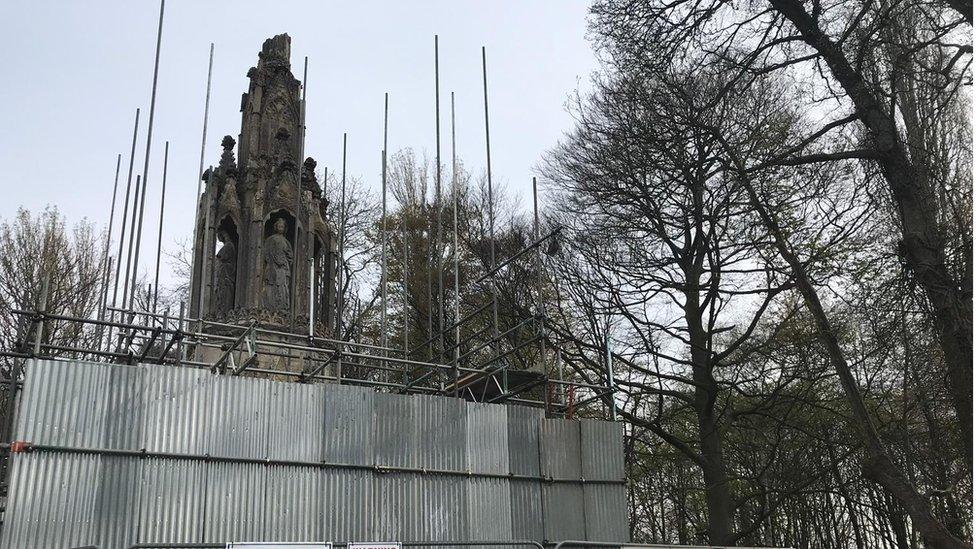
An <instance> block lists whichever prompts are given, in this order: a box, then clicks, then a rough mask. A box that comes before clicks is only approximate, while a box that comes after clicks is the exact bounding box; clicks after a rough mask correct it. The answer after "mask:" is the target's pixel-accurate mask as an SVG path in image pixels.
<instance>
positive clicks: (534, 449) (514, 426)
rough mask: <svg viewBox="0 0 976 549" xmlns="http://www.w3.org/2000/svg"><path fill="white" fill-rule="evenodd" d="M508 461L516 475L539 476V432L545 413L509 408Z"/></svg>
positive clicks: (524, 408) (535, 410) (531, 409)
mask: <svg viewBox="0 0 976 549" xmlns="http://www.w3.org/2000/svg"><path fill="white" fill-rule="evenodd" d="M507 409H508V461H509V465H510V466H511V468H512V473H514V474H516V475H535V476H538V475H539V470H540V467H539V430H540V428H541V425H542V423H543V421H545V413H544V412H543V411H542V410H540V409H538V408H529V407H526V406H507Z"/></svg>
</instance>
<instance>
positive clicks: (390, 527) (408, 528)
mask: <svg viewBox="0 0 976 549" xmlns="http://www.w3.org/2000/svg"><path fill="white" fill-rule="evenodd" d="M372 484H373V497H372V505H371V508H370V509H371V517H370V519H371V520H372V521H373V526H374V529H373V538H372V539H380V540H389V539H403V540H415V539H418V538H419V536H420V535H421V532H422V530H423V527H422V526H421V524H422V521H423V520H424V517H423V515H422V514H421V505H422V502H421V497H420V496H421V495H420V476H419V475H416V474H413V473H386V474H377V475H374V476H373V483H372Z"/></svg>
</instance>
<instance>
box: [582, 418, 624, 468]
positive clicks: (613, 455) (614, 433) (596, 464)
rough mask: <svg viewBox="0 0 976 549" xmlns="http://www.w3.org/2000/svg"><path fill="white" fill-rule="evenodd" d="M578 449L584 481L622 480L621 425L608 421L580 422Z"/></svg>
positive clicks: (587, 420) (622, 442) (622, 448)
mask: <svg viewBox="0 0 976 549" xmlns="http://www.w3.org/2000/svg"><path fill="white" fill-rule="evenodd" d="M580 447H581V451H582V458H583V478H585V479H586V480H623V478H624V440H623V425H622V424H621V423H616V422H610V421H597V420H592V419H584V420H581V421H580Z"/></svg>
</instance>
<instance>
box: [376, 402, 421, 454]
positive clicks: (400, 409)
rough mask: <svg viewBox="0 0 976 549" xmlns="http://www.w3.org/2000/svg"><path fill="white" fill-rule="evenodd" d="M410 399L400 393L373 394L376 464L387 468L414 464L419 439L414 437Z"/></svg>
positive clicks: (415, 425) (414, 409)
mask: <svg viewBox="0 0 976 549" xmlns="http://www.w3.org/2000/svg"><path fill="white" fill-rule="evenodd" d="M417 407H418V405H417V404H415V401H414V399H413V398H410V397H404V396H403V395H394V394H388V393H376V394H375V395H373V409H374V413H373V447H374V448H375V451H376V464H377V465H383V466H388V467H416V466H417V462H418V461H419V460H418V455H417V454H418V451H419V445H420V441H419V440H418V439H417V420H416V419H415V412H416V408H417Z"/></svg>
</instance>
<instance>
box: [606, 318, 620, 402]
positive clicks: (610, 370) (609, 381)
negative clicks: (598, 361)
mask: <svg viewBox="0 0 976 549" xmlns="http://www.w3.org/2000/svg"><path fill="white" fill-rule="evenodd" d="M603 347H604V349H606V361H607V389H609V390H610V421H617V406H616V404H614V398H615V396H616V392H617V387H616V383H615V382H614V380H613V359H612V358H611V356H610V323H609V322H607V335H606V338H605V339H604V343H603Z"/></svg>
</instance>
